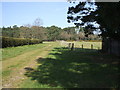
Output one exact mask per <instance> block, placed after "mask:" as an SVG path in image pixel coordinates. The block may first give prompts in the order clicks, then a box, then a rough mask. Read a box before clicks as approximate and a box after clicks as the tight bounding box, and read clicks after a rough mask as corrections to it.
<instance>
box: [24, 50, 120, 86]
mask: <svg viewBox="0 0 120 90" xmlns="http://www.w3.org/2000/svg"><path fill="white" fill-rule="evenodd" d="M113 58H114V59H113ZM115 62H116V63H115ZM118 62H119V60H118V58H116V57H114V56H108V55H103V54H101V53H99V52H97V51H96V50H90V49H80V48H77V49H75V50H73V51H70V50H69V49H67V48H54V50H53V51H52V52H51V53H50V54H49V56H48V58H39V59H37V63H39V64H40V65H39V66H38V68H37V69H35V70H32V71H26V73H25V75H26V76H28V77H31V79H32V80H37V81H38V82H39V83H40V84H47V85H49V86H51V87H57V86H60V87H63V88H111V87H113V88H117V87H118V86H119V83H118V82H119V81H118V80H119V78H118V75H119V72H118V70H119V69H118ZM41 63H42V64H41Z"/></svg>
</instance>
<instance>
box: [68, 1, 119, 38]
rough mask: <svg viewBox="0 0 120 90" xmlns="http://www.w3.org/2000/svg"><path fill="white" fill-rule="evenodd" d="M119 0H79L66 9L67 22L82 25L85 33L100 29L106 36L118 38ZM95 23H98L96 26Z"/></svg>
mask: <svg viewBox="0 0 120 90" xmlns="http://www.w3.org/2000/svg"><path fill="white" fill-rule="evenodd" d="M119 10H120V2H80V3H79V4H77V5H76V6H72V7H69V9H68V17H67V18H68V22H74V23H75V25H76V26H84V27H85V28H87V29H86V34H87V35H89V34H91V33H92V32H93V31H94V30H98V29H100V31H101V35H102V36H103V37H104V38H106V37H109V38H113V39H120V38H119V37H120V17H119V16H120V12H119ZM95 24H99V26H98V27H96V25H95Z"/></svg>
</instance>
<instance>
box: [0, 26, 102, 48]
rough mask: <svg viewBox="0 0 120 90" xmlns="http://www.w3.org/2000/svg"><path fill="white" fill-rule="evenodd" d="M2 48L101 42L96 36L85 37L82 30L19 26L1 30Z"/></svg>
mask: <svg viewBox="0 0 120 90" xmlns="http://www.w3.org/2000/svg"><path fill="white" fill-rule="evenodd" d="M1 37H2V42H3V43H2V47H11V46H21V45H26V44H36V43H40V42H42V41H43V40H46V41H56V40H66V41H79V40H101V37H99V36H98V35H96V34H93V35H89V36H88V37H86V36H85V32H84V28H76V27H67V28H63V29H61V28H60V27H57V26H51V27H42V26H20V27H18V26H17V25H14V26H13V27H11V26H10V27H3V28H2V35H1Z"/></svg>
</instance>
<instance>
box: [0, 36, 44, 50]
mask: <svg viewBox="0 0 120 90" xmlns="http://www.w3.org/2000/svg"><path fill="white" fill-rule="evenodd" d="M0 38H1V39H2V48H6V47H16V46H23V45H31V44H38V43H42V40H39V39H26V38H12V37H0Z"/></svg>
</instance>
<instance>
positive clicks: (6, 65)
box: [2, 43, 57, 87]
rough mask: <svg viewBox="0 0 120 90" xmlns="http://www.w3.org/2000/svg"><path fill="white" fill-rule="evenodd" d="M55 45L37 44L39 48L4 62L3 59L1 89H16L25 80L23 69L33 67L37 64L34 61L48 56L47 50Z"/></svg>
mask: <svg viewBox="0 0 120 90" xmlns="http://www.w3.org/2000/svg"><path fill="white" fill-rule="evenodd" d="M56 44H57V43H45V44H44V45H42V44H39V45H38V46H39V48H38V47H37V48H35V47H34V49H32V50H28V51H27V52H23V53H22V54H20V55H19V54H18V55H15V57H12V58H7V59H5V60H4V59H3V61H2V66H3V68H2V70H3V73H2V75H3V77H2V78H3V87H18V86H19V84H20V83H21V82H22V81H24V80H25V79H26V77H25V76H24V72H25V70H24V68H25V67H35V66H36V64H37V63H36V61H35V60H36V59H37V58H39V57H43V58H44V57H45V56H46V55H47V54H48V52H49V50H51V49H52V48H53V47H55V46H56ZM23 47H24V46H23ZM15 48H17V47H15ZM28 48H29V46H28ZM31 48H32V47H31ZM3 54H4V53H3ZM3 56H4V55H3ZM8 57H9V56H8Z"/></svg>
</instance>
